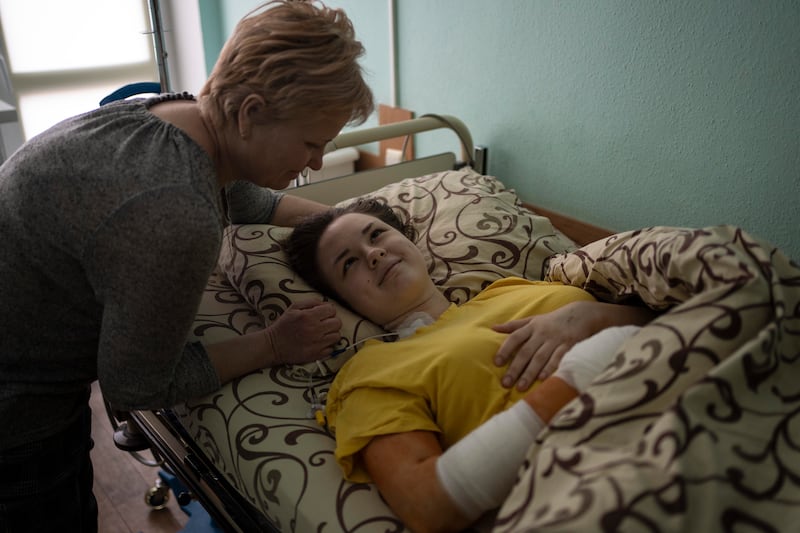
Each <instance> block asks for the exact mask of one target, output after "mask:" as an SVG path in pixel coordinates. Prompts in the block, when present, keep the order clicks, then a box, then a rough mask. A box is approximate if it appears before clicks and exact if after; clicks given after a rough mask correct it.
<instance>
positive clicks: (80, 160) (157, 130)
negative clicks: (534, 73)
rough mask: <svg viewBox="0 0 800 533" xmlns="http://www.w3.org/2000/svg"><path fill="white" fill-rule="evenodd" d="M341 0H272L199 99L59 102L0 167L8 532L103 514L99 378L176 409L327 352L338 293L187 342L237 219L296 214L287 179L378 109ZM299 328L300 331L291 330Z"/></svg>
mask: <svg viewBox="0 0 800 533" xmlns="http://www.w3.org/2000/svg"><path fill="white" fill-rule="evenodd" d="M362 53H363V47H362V46H361V43H360V42H359V41H357V40H356V39H355V35H354V32H353V27H352V25H351V23H350V21H349V20H348V18H347V17H346V15H345V14H344V13H343V12H341V11H339V10H333V9H328V8H326V7H325V6H323V5H320V4H313V3H308V2H288V1H287V2H283V1H281V2H275V3H272V4H271V5H268V6H266V8H265V9H259V10H256V11H254V12H253V13H251V14H250V15H249V16H248V17H246V18H245V19H243V20H242V21H241V22H240V23H239V25H238V26H237V27H236V28H235V29H234V31H233V34H232V36H231V38H230V39H229V41H228V42H227V43H226V45H225V47H224V48H223V50H222V53H221V56H220V58H219V60H218V62H217V64H216V66H215V68H214V70H213V72H212V73H211V76H210V78H209V80H208V81H207V82H206V84H205V86H204V87H203V88H202V90H201V91H200V93H199V95H198V97H197V99H195V98H194V97H192V96H190V95H188V94H174V95H162V96H159V97H154V98H150V99H138V100H132V101H121V102H117V103H112V104H109V105H106V106H103V107H101V108H99V109H96V110H94V111H90V112H88V113H86V114H83V115H80V116H76V117H74V118H70V119H67V120H65V121H64V122H62V123H60V124H57V125H55V126H53V127H52V128H51V129H49V130H48V131H46V132H44V133H42V134H41V135H39V136H37V137H35V138H33V139H31V140H30V141H29V142H27V144H25V145H24V146H23V147H22V148H20V149H19V151H17V152H16V153H15V154H14V155H13V156H12V157H11V158H10V159H9V160H8V161H7V162H6V163H5V164H4V165H3V166H2V167H1V168H0V233H2V235H3V239H2V244H0V247H1V248H0V295H2V296H1V297H0V381H2V385H1V387H0V428H2V429H1V430H0V531H28V530H30V531H37V532H43V531H56V530H57V531H82V532H86V531H93V530H96V528H97V509H96V503H95V501H94V498H93V496H92V490H91V488H92V467H91V461H90V459H89V449H90V447H91V438H90V413H89V408H88V398H89V393H90V385H91V383H92V382H93V381H94V380H96V379H99V381H100V386H101V388H102V391H103V394H104V396H105V398H106V399H107V400H109V402H110V403H111V404H112V405H113V406H114V408H116V409H120V410H131V409H148V408H159V407H167V406H171V405H173V404H175V403H176V402H179V401H181V400H185V399H188V398H191V397H195V396H199V395H203V394H207V393H210V392H212V391H214V390H216V389H217V388H218V387H219V386H220V384H221V383H224V382H226V381H229V380H230V379H232V378H234V377H236V376H239V375H242V374H244V373H247V372H251V371H253V370H256V369H259V368H262V367H266V366H270V365H274V364H277V363H284V362H293V363H296V362H307V361H310V360H313V359H316V358H319V357H322V356H325V355H327V354H329V353H330V352H331V350H332V348H331V345H332V343H334V342H335V341H336V340H338V330H339V328H340V321H339V319H338V318H337V317H336V316H335V311H334V309H333V307H332V306H331V305H330V304H327V303H325V304H323V303H308V304H305V305H300V306H296V307H292V308H290V310H289V311H288V312H287V313H286V314H285V315H284V316H283V317H281V318H280V319H279V320H278V321H276V322H275V323H274V324H271V325H270V327H269V328H267V329H266V330H265V331H259V332H255V333H252V334H248V335H245V336H242V337H240V338H237V339H235V340H232V341H230V342H223V343H219V344H216V345H213V346H207V347H204V346H201V345H200V344H199V343H187V338H188V336H189V330H190V327H191V324H192V321H193V319H194V317H195V314H196V312H197V308H198V305H199V302H200V298H201V295H202V292H203V289H204V287H205V284H206V282H207V280H208V277H209V274H210V273H211V271H212V269H213V267H214V264H215V262H216V260H217V257H218V253H219V248H220V242H221V234H222V228H223V226H224V225H226V224H227V223H228V222H230V221H233V222H261V223H266V222H270V223H273V224H278V225H293V224H294V223H295V221H296V220H297V218H298V217H299V216H301V215H303V214H307V213H310V212H314V211H318V210H320V209H324V208H325V206H322V205H320V204H315V203H312V202H304V201H301V200H298V199H296V198H293V197H290V196H282V195H281V194H278V193H275V192H273V191H272V189H283V188H285V187H286V186H287V185H288V184H289V183H290V180H292V178H294V177H295V176H296V175H297V174H298V173H299V172H301V171H302V170H303V169H304V168H305V167H311V168H314V169H317V168H319V167H320V166H321V158H322V152H323V149H324V147H325V145H326V143H327V142H328V141H329V140H330V139H331V138H333V137H334V136H335V135H337V134H338V133H339V131H340V129H341V128H342V126H343V125H344V124H346V123H348V122H356V123H358V122H362V121H363V120H365V119H366V118H367V117H368V116H369V114H370V113H371V112H372V109H373V102H372V96H371V93H370V90H369V88H368V87H367V85H366V84H365V82H364V80H363V78H362V72H361V68H360V66H359V64H358V58H359V57H360V56H361V54H362ZM299 339H302V342H297V341H298V340H299Z"/></svg>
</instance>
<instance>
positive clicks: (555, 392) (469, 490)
mask: <svg viewBox="0 0 800 533" xmlns="http://www.w3.org/2000/svg"><path fill="white" fill-rule="evenodd" d="M604 331H606V330H604ZM598 335H599V334H598ZM595 337H596V336H595ZM592 338H594V337H590V339H592ZM588 340H589V339H587V341H588ZM584 342H586V341H584ZM619 342H620V340H619V339H617V341H616V344H614V345H613V346H612V347H610V348H606V349H605V350H600V349H592V350H590V353H589V354H588V355H587V353H578V354H577V355H573V356H570V355H569V353H568V354H567V355H565V356H564V357H565V359H566V361H567V364H566V365H565V368H573V369H576V368H578V367H580V368H582V367H581V366H580V364H579V363H576V364H577V365H578V367H576V366H572V364H571V363H570V359H569V358H572V357H577V358H580V359H582V358H584V357H589V358H591V359H593V361H594V362H593V364H592V366H593V367H594V368H600V369H601V370H602V369H603V368H605V366H606V365H605V364H603V363H602V362H601V361H599V358H600V354H603V353H605V355H603V357H605V360H606V361H607V362H610V361H611V359H612V356H613V354H614V353H615V352H616V348H618V347H619ZM580 345H581V343H578V344H576V345H575V347H573V350H576V349H577V348H578V347H579V346H580ZM609 351H610V352H611V354H610V355H608V353H607V352H609ZM568 357H569V358H568ZM562 364H563V361H562ZM596 372H597V371H595V375H596ZM588 375H589V373H588V372H582V371H578V372H573V375H571V376H565V377H566V378H567V379H574V378H575V377H576V376H579V377H578V379H577V380H576V384H577V385H578V386H581V387H585V386H587V385H588V383H585V381H586V377H587V376H588ZM577 395H578V390H577V389H576V388H575V387H573V386H572V385H570V384H568V382H567V381H565V379H563V378H562V377H560V376H558V375H557V374H556V375H553V376H552V377H550V378H548V379H546V380H544V381H543V382H542V383H541V384H540V385H539V386H538V387H536V388H534V389H533V390H532V391H531V392H529V393H528V394H527V395H526V397H525V398H524V400H521V401H520V403H518V404H515V405H514V406H512V407H511V408H510V409H509V410H507V411H504V412H503V413H499V414H498V415H496V416H495V417H493V418H491V419H489V420H488V421H487V422H485V423H484V424H483V425H481V426H480V427H478V428H476V429H475V430H474V431H473V432H472V433H470V434H469V435H467V436H466V437H464V439H462V440H461V441H459V442H458V443H456V445H455V446H452V447H450V448H449V449H448V450H447V451H446V452H445V453H442V449H441V446H440V444H439V440H438V438H437V436H436V435H435V434H434V433H431V432H428V431H412V432H406V433H395V434H390V435H384V436H380V437H375V438H373V439H372V440H371V441H370V442H369V444H368V445H367V446H366V448H364V450H363V451H362V453H361V458H362V460H363V461H364V465H365V467H366V469H367V471H368V472H369V474H370V476H371V477H372V479H373V481H374V482H375V484H376V485H377V486H378V489H379V490H380V492H381V494H382V495H383V497H384V498H385V499H386V501H387V502H388V503H389V506H390V507H391V508H392V510H393V511H394V512H395V513H396V514H397V515H398V517H400V519H401V520H402V521H403V522H404V523H405V524H406V526H408V527H409V528H410V529H411V530H413V531H417V532H423V531H460V530H462V529H464V528H465V527H467V526H469V525H470V524H472V523H473V522H474V521H475V519H476V518H477V517H478V516H480V515H481V514H482V513H483V512H484V511H486V510H489V509H492V508H494V507H497V506H498V505H499V504H500V503H501V502H502V501H503V500H504V499H505V497H506V496H507V494H508V493H509V491H510V490H511V488H512V486H513V484H514V482H515V480H516V476H517V472H518V469H519V467H520V466H521V465H522V462H523V461H524V459H525V455H526V454H527V450H528V447H529V446H530V444H531V443H532V442H533V439H534V438H535V436H536V434H537V433H538V432H539V430H540V429H541V428H542V427H543V426H544V424H546V423H547V422H549V421H550V419H551V418H552V417H553V416H554V415H555V414H556V413H557V412H558V411H559V410H560V409H561V408H562V407H563V406H564V405H566V404H567V403H568V402H569V401H570V400H572V399H573V398H575V397H576V396H577ZM470 440H474V441H477V443H476V444H470V443H469V441H470ZM462 443H463V444H462ZM475 458H477V460H474V459H475ZM440 463H441V464H440ZM501 470H503V471H501ZM475 487H478V489H477V490H476V489H475ZM465 494H466V496H464V495H465Z"/></svg>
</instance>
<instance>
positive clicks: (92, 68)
mask: <svg viewBox="0 0 800 533" xmlns="http://www.w3.org/2000/svg"><path fill="white" fill-rule="evenodd" d="M0 24H2V30H3V34H4V37H5V48H6V52H7V54H8V56H7V63H8V67H9V70H10V78H11V83H12V85H13V87H14V91H15V92H16V97H17V103H18V111H19V116H20V119H21V122H22V127H23V129H24V133H25V138H26V139H29V138H30V137H32V136H34V135H36V134H38V133H40V132H41V131H43V130H45V129H47V128H48V127H50V126H52V125H53V124H55V123H56V122H59V121H60V120H63V119H65V118H67V117H69V116H72V115H76V114H78V113H82V112H84V111H89V110H91V109H94V108H95V107H97V105H98V103H99V102H100V100H101V99H102V98H103V97H104V96H106V95H108V94H109V93H111V92H112V91H114V90H116V89H118V88H119V87H121V86H123V85H125V84H128V83H133V82H139V81H157V80H158V73H157V68H156V64H155V57H154V52H153V38H152V34H151V33H150V32H151V30H150V20H149V16H148V10H147V2H146V0H114V1H113V2H109V1H108V0H70V1H64V0H25V1H20V0H0Z"/></svg>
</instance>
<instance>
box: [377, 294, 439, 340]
mask: <svg viewBox="0 0 800 533" xmlns="http://www.w3.org/2000/svg"><path fill="white" fill-rule="evenodd" d="M449 307H450V301H449V300H448V299H447V298H445V297H444V295H443V294H442V293H441V292H439V291H438V289H435V290H434V291H433V292H432V293H431V294H430V296H429V297H428V299H426V300H425V301H424V302H423V303H421V304H420V305H418V306H417V307H415V308H414V309H412V310H410V311H408V312H407V313H404V314H402V315H400V316H399V317H397V318H396V319H394V320H392V321H391V322H389V323H387V324H384V325H383V328H384V329H385V330H386V331H393V332H397V333H400V330H401V329H403V328H408V327H411V326H412V324H414V323H415V321H416V323H417V324H419V321H420V320H422V321H423V322H425V324H423V325H427V324H428V323H431V324H432V323H433V322H435V321H436V320H437V319H438V318H439V317H440V316H442V313H444V312H445V311H447V309H448V308H449Z"/></svg>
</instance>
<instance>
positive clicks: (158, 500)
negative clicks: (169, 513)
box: [144, 478, 169, 509]
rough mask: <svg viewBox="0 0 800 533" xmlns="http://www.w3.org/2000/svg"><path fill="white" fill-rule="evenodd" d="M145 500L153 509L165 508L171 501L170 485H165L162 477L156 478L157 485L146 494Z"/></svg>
mask: <svg viewBox="0 0 800 533" xmlns="http://www.w3.org/2000/svg"><path fill="white" fill-rule="evenodd" d="M144 501H145V503H146V504H147V505H149V506H150V507H152V508H153V509H163V508H164V507H166V506H167V502H168V501H169V485H165V484H164V483H163V482H162V481H161V478H159V479H156V483H155V486H153V487H151V488H150V490H148V491H147V492H146V493H145V494H144Z"/></svg>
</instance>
